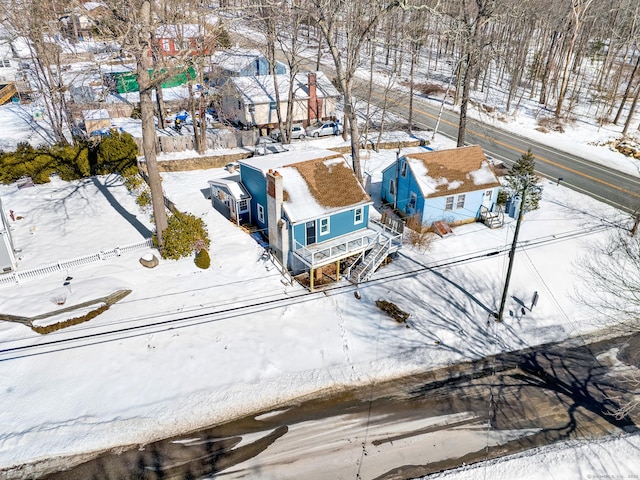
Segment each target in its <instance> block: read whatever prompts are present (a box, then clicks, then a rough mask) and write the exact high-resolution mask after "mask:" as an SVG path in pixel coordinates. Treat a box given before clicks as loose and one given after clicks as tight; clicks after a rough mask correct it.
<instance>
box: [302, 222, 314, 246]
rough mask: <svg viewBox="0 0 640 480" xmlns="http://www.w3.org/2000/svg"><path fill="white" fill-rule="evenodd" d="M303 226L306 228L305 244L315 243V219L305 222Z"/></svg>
mask: <svg viewBox="0 0 640 480" xmlns="http://www.w3.org/2000/svg"><path fill="white" fill-rule="evenodd" d="M305 228H306V229H307V245H311V244H313V243H316V222H315V220H314V221H312V222H307V223H306V224H305Z"/></svg>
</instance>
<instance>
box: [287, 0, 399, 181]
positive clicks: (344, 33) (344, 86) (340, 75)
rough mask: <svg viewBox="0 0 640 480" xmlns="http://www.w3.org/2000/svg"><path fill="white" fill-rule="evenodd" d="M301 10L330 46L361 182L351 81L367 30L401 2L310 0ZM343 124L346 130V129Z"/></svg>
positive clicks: (352, 152) (354, 167) (355, 165)
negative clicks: (311, 20) (316, 26)
mask: <svg viewBox="0 0 640 480" xmlns="http://www.w3.org/2000/svg"><path fill="white" fill-rule="evenodd" d="M296 4H297V5H298V8H300V9H301V10H303V11H304V12H305V13H306V15H308V16H309V17H310V18H311V19H313V21H314V22H315V23H316V24H317V25H318V28H319V29H320V31H321V32H322V34H323V36H324V39H325V40H326V42H327V44H328V46H329V53H330V54H331V58H332V59H333V64H334V67H335V70H336V83H337V86H338V89H339V90H340V93H342V95H343V97H344V110H345V111H344V113H345V119H346V122H347V123H348V124H349V125H348V127H349V133H350V135H351V157H352V161H353V170H354V172H355V174H356V176H357V178H358V180H359V181H360V182H361V183H362V181H363V179H362V168H361V165H360V138H359V137H360V135H359V131H358V121H357V116H356V111H355V108H354V107H355V104H354V97H353V80H354V78H355V74H356V70H357V69H358V67H359V66H360V53H361V52H362V48H363V46H364V43H365V42H366V41H367V38H368V37H369V33H370V31H371V30H372V29H373V28H374V26H375V25H376V24H377V23H378V21H379V20H380V18H381V17H383V16H384V15H385V14H386V13H387V12H389V11H391V10H392V9H394V8H396V7H398V6H399V5H400V2H399V1H398V0H394V1H392V2H385V1H381V0H372V1H370V2H355V1H354V2H344V1H341V0H310V1H306V2H299V3H297V2H296ZM346 127H347V126H346V125H345V132H346Z"/></svg>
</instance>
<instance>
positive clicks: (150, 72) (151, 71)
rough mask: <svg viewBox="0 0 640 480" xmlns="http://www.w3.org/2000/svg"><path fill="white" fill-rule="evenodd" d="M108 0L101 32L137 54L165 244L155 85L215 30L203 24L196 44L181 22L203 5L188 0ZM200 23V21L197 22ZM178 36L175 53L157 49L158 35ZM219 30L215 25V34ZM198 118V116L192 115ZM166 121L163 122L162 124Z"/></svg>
mask: <svg viewBox="0 0 640 480" xmlns="http://www.w3.org/2000/svg"><path fill="white" fill-rule="evenodd" d="M103 3H104V5H105V6H106V7H107V8H108V9H109V11H110V17H109V19H108V21H105V22H104V23H103V24H102V28H103V32H102V33H103V34H104V35H108V36H111V37H112V38H115V39H117V40H118V41H119V43H120V45H121V47H122V50H123V51H124V52H126V53H128V54H129V55H131V56H132V57H133V58H134V60H135V64H136V65H135V71H136V76H137V82H138V87H139V94H140V113H141V120H142V145H143V152H144V157H145V164H146V167H147V176H148V182H149V188H150V190H151V197H152V205H153V218H154V222H155V224H156V236H157V241H158V247H159V249H160V251H162V249H163V246H164V241H163V232H164V231H165V230H166V228H167V224H168V223H167V212H166V209H165V204H164V194H163V192H162V184H161V178H160V172H159V169H158V162H157V151H156V148H157V136H156V124H155V107H154V101H153V92H154V90H157V89H161V88H162V87H161V85H162V83H163V82H164V81H166V80H167V79H168V78H170V77H173V76H174V75H176V74H178V73H181V72H185V71H186V70H187V69H188V68H189V67H190V66H192V65H193V61H194V60H193V59H194V57H197V56H198V55H200V54H203V55H204V54H206V51H207V50H208V48H209V46H210V42H211V41H212V40H211V37H210V35H212V34H211V33H207V32H209V31H208V30H207V29H205V28H204V27H203V28H202V29H201V30H200V33H202V35H199V36H197V42H199V43H198V45H196V46H193V45H192V44H191V43H189V42H191V38H189V39H187V38H186V35H185V34H184V31H183V30H182V25H183V24H184V23H187V22H191V23H193V22H192V21H191V20H192V19H193V18H196V17H198V15H200V14H202V12H201V11H199V10H196V9H195V8H196V7H197V6H199V5H200V4H199V3H196V5H195V6H194V5H191V4H190V3H188V2H187V3H185V2H176V1H172V0H164V1H163V2H160V3H158V2H153V1H151V0H135V1H121V0H105V2H103ZM198 25H200V24H198ZM168 32H171V35H173V36H174V37H175V42H178V45H179V50H178V51H177V53H175V54H173V55H167V54H165V53H163V52H159V48H160V46H159V44H158V41H159V40H158V35H159V34H168ZM215 34H217V31H215V30H213V35H215ZM194 123H195V119H194ZM161 126H163V125H161Z"/></svg>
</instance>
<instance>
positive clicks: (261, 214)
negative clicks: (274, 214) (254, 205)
mask: <svg viewBox="0 0 640 480" xmlns="http://www.w3.org/2000/svg"><path fill="white" fill-rule="evenodd" d="M258 221H259V222H260V223H264V207H263V206H262V205H260V204H258Z"/></svg>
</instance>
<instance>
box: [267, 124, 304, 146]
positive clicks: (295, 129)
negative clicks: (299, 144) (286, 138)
mask: <svg viewBox="0 0 640 480" xmlns="http://www.w3.org/2000/svg"><path fill="white" fill-rule="evenodd" d="M270 136H271V138H273V139H274V140H277V141H279V142H280V141H282V135H281V134H280V130H274V131H273V132H271V134H270ZM306 136H307V131H306V130H305V129H304V127H303V126H302V125H291V140H296V139H300V140H303V139H304V137H306Z"/></svg>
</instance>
